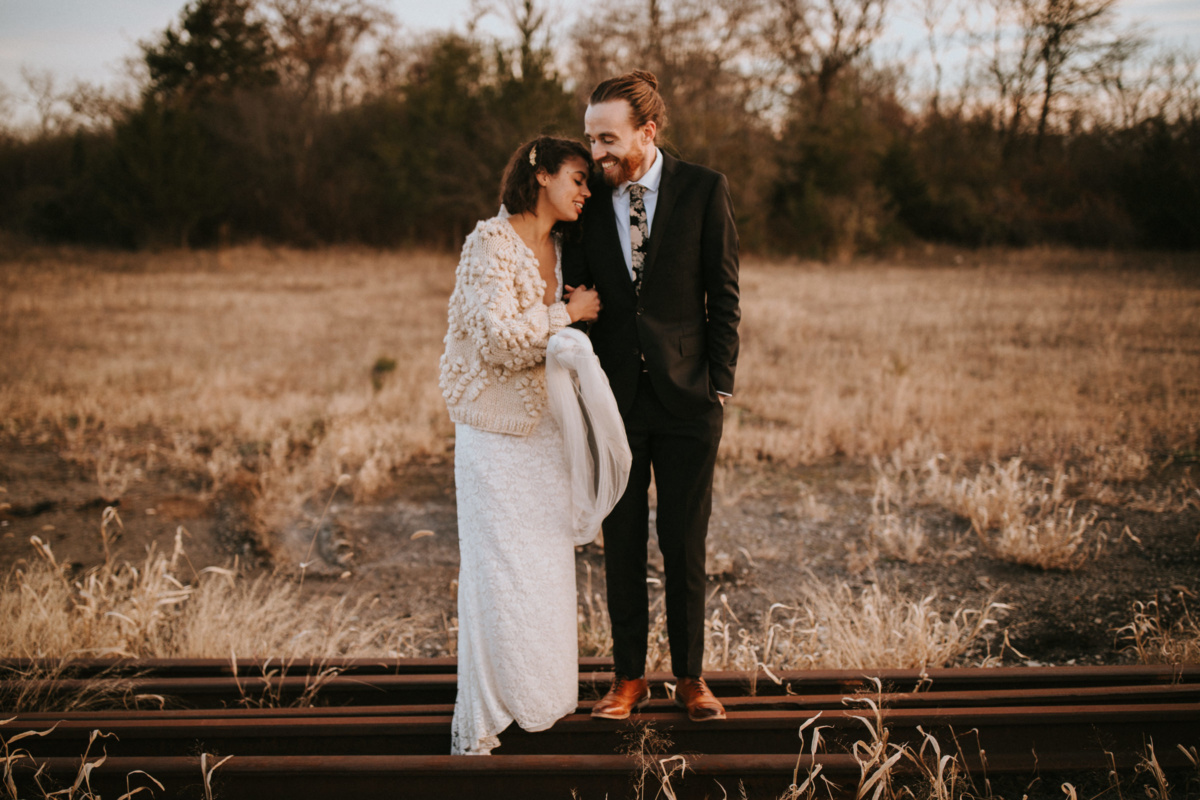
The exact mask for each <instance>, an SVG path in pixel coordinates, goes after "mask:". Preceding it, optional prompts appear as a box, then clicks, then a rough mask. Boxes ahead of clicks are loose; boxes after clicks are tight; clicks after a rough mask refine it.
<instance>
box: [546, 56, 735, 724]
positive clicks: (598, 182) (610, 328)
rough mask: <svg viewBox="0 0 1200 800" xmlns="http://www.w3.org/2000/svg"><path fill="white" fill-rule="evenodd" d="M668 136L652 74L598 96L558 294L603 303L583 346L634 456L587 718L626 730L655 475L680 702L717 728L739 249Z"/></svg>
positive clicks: (636, 75)
mask: <svg viewBox="0 0 1200 800" xmlns="http://www.w3.org/2000/svg"><path fill="white" fill-rule="evenodd" d="M665 124H666V107H665V104H664V103H663V99H662V97H661V96H660V95H659V93H658V80H657V78H655V76H654V75H652V74H651V73H649V72H642V71H637V72H631V73H627V74H625V75H621V76H619V77H616V78H610V79H608V80H606V81H603V82H602V83H600V84H599V85H598V86H597V87H596V88H595V90H594V91H593V92H592V95H591V98H590V99H589V103H588V107H587V112H586V114H585V116H584V131H585V134H586V136H587V140H588V143H589V144H590V145H591V149H592V156H593V158H595V160H596V166H597V169H598V172H599V175H598V176H596V177H593V179H592V181H591V185H590V187H589V188H590V189H591V191H592V194H593V198H592V200H591V202H589V203H588V204H587V206H586V208H585V209H584V212H583V216H582V227H583V239H582V242H580V243H574V244H568V245H567V246H566V248H565V249H564V253H563V269H564V273H565V274H564V283H566V284H569V286H581V285H583V286H594V287H595V288H596V289H597V290H598V291H599V293H600V297H601V298H602V299H603V302H604V308H603V310H602V311H601V313H600V317H599V319H597V320H596V322H595V323H594V324H593V325H592V328H591V338H592V345H593V347H594V348H595V351H596V355H597V356H599V359H600V363H601V365H602V366H603V367H604V371H605V372H606V373H607V374H608V380H609V383H610V385H611V386H612V390H613V394H614V396H615V397H616V400H617V405H618V407H619V408H620V410H621V416H622V418H623V420H624V422H625V430H626V433H627V435H628V437H629V447H630V450H631V451H632V453H633V466H632V469H631V471H630V475H629V485H628V488H627V490H626V491H625V494H624V496H623V497H622V498H621V500H620V501H619V502H618V503H617V505H616V507H615V508H614V509H613V511H612V513H611V514H610V515H609V516H608V518H607V519H606V520H605V522H604V556H605V563H606V573H607V590H608V610H609V616H610V618H611V619H612V631H613V657H614V661H615V668H616V677H615V680H614V681H613V685H612V688H611V689H610V690H609V691H608V693H607V694H606V695H605V696H604V698H603V699H602V700H600V701H599V702H598V703H597V704H596V705H595V707H594V709H593V711H592V716H594V717H599V718H603V719H625V718H626V717H628V716H629V714H630V711H631V710H632V709H634V708H637V707H640V706H643V705H645V704H646V703H647V702H649V699H650V687H649V685H648V684H647V682H646V678H645V670H646V638H647V635H648V632H649V595H648V592H647V589H646V547H647V541H648V536H649V500H648V495H647V493H648V489H649V486H650V478H651V472H652V471H653V475H654V482H655V486H656V489H657V495H658V509H657V518H656V523H655V527H656V530H657V533H658V542H659V548H660V549H661V550H662V554H663V569H664V572H665V576H666V608H667V634H668V637H669V640H670V647H671V669H672V672H674V674H675V678H676V691H675V702H676V703H677V704H678V705H681V706H683V707H684V708H686V709H687V713H688V717H689V718H691V719H692V720H695V721H707V720H715V719H724V718H725V709H724V708H723V707H722V705H721V703H720V701H718V700H717V699H716V697H714V696H713V694H712V692H711V691H710V690H709V688H708V686H707V685H706V684H705V682H704V679H703V678H702V677H701V676H702V671H703V658H704V601H705V594H706V592H705V581H706V574H705V569H704V558H705V548H704V541H705V538H706V537H707V535H708V518H709V513H710V511H711V509H712V481H713V468H714V466H715V464H716V459H717V445H718V443H719V442H720V439H721V427H722V422H723V406H724V403H725V399H726V398H727V397H729V396H730V395H731V394H732V393H733V374H734V369H735V367H736V366H737V355H738V332H737V328H738V321H739V319H740V317H741V313H740V311H739V307H738V238H737V231H736V230H735V228H734V223H733V208H732V204H731V202H730V197H729V185H728V183H727V182H726V180H725V176H724V175H722V174H720V173H718V172H714V171H713V170H710V169H706V168H705V167H701V166H697V165H695V164H688V163H685V162H683V161H678V160H676V159H675V158H672V157H671V156H669V155H667V154H666V153H664V152H662V150H660V149H659V148H658V147H657V145H656V137H657V135H658V133H659V131H661V130H662V128H663V127H664V126H665ZM568 288H569V287H568Z"/></svg>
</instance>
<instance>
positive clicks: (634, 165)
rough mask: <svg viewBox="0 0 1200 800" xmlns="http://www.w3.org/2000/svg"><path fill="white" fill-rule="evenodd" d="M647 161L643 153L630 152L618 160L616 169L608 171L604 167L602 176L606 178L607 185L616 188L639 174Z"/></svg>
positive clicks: (601, 172)
mask: <svg viewBox="0 0 1200 800" xmlns="http://www.w3.org/2000/svg"><path fill="white" fill-rule="evenodd" d="M645 160H646V159H645V157H644V156H643V155H642V154H641V153H637V152H634V151H630V152H628V153H626V154H625V157H624V158H620V159H617V166H616V168H615V169H612V170H606V169H604V168H603V167H602V168H601V169H600V174H601V175H602V176H603V177H604V182H605V183H606V184H608V185H609V186H611V187H613V188H616V187H618V186H620V185H621V184H622V183H625V181H627V180H629V176H630V175H633V174H635V173H637V172H638V171H639V170H640V169H641V168H642V164H643V162H645Z"/></svg>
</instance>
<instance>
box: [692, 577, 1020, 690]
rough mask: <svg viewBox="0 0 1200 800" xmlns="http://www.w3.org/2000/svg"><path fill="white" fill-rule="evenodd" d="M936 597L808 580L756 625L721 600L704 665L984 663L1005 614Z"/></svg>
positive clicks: (992, 606)
mask: <svg viewBox="0 0 1200 800" xmlns="http://www.w3.org/2000/svg"><path fill="white" fill-rule="evenodd" d="M936 600H937V598H936V596H934V595H929V596H927V597H924V598H921V599H920V600H915V601H914V600H911V599H908V598H907V597H905V596H904V595H903V594H902V593H901V592H899V591H898V590H896V589H894V588H884V587H882V586H880V585H879V584H871V585H869V586H867V587H865V588H863V589H861V590H859V591H858V592H855V591H854V589H852V588H851V587H850V586H849V585H848V584H846V583H840V584H837V585H834V586H827V585H824V584H821V583H818V582H817V581H816V580H815V579H812V580H810V581H808V582H807V583H805V584H804V586H803V588H802V593H801V595H800V597H799V599H798V600H797V602H796V604H795V605H793V606H785V605H783V604H781V603H775V604H773V605H771V606H770V607H769V608H768V609H767V611H766V613H765V614H763V618H762V620H761V622H759V623H758V625H757V626H748V625H743V624H742V622H741V620H739V619H738V617H737V615H736V614H734V612H733V610H732V609H731V608H730V607H729V605H728V603H726V602H725V598H724V596H722V597H721V608H720V609H718V610H717V611H714V612H713V614H712V617H711V618H710V619H709V620H708V623H707V635H708V638H707V642H706V649H705V663H706V664H709V665H711V666H712V668H714V669H734V670H748V671H754V670H758V669H760V668H763V667H766V668H768V669H886V668H893V667H894V668H901V669H919V668H921V667H942V666H948V665H951V664H955V663H958V662H960V661H961V660H962V659H963V658H965V657H967V656H969V655H971V654H976V655H975V657H974V661H975V663H977V664H979V665H988V664H991V663H993V659H992V657H990V656H989V655H988V654H987V653H986V649H987V647H986V643H987V636H988V634H989V633H990V632H991V630H992V628H993V627H995V626H996V625H997V619H996V615H997V613H998V612H1002V611H1005V610H1007V609H1008V606H1005V605H1004V604H1002V603H997V602H989V603H988V604H987V605H985V606H984V607H983V608H981V609H973V608H969V607H967V606H965V605H961V604H960V605H959V606H958V607H957V608H955V609H954V610H953V611H951V612H949V613H948V614H943V613H942V612H940V611H939V610H938V609H937V608H936Z"/></svg>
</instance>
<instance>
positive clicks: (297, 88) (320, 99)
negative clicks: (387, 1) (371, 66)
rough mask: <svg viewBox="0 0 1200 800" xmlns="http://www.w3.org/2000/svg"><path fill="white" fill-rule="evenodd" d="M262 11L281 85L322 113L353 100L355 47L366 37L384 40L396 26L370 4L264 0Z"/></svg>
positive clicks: (359, 0) (357, 50)
mask: <svg viewBox="0 0 1200 800" xmlns="http://www.w3.org/2000/svg"><path fill="white" fill-rule="evenodd" d="M266 7H267V9H268V10H269V12H270V16H271V21H272V28H273V30H274V34H275V41H276V47H277V53H278V60H279V64H280V67H281V70H282V72H283V77H284V82H285V85H287V86H289V88H291V89H292V90H293V91H294V92H296V93H297V94H298V95H299V96H300V97H301V98H302V99H303V100H304V101H305V102H312V103H315V104H316V106H317V107H318V108H321V109H324V110H333V109H336V108H341V107H344V106H345V105H346V104H347V103H348V102H350V101H352V100H353V99H357V98H355V97H353V95H354V93H355V91H356V90H357V89H359V88H361V87H357V86H356V82H355V79H354V78H355V69H354V67H355V66H356V65H355V60H356V58H357V57H359V56H361V55H362V53H361V52H360V48H362V47H363V45H364V44H365V43H366V42H367V41H368V40H369V39H370V38H372V37H378V38H385V37H386V36H387V34H389V33H391V32H392V31H394V30H395V28H396V24H397V23H396V20H395V17H393V16H392V14H391V13H390V12H389V11H387V10H386V9H384V8H383V7H382V6H379V5H376V4H374V3H372V2H370V0H266Z"/></svg>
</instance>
